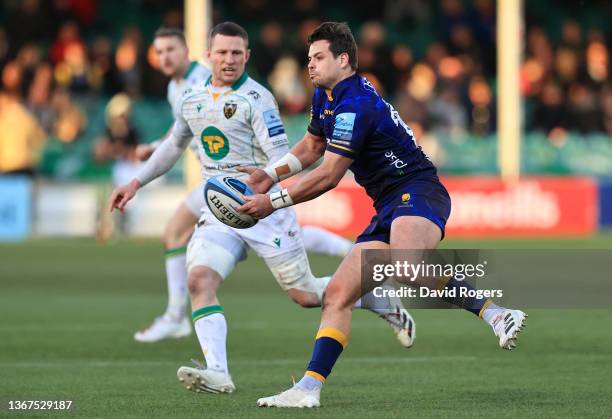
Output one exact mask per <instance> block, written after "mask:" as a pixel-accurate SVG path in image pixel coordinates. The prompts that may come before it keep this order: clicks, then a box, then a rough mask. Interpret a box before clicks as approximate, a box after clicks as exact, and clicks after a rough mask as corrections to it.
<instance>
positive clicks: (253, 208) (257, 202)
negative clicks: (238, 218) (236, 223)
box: [236, 194, 274, 219]
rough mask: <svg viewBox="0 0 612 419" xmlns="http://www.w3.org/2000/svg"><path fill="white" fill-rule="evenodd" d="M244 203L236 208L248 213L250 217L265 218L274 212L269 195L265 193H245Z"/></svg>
mask: <svg viewBox="0 0 612 419" xmlns="http://www.w3.org/2000/svg"><path fill="white" fill-rule="evenodd" d="M244 200H245V201H246V202H245V204H244V205H242V206H240V207H238V208H236V209H237V210H238V211H240V212H243V213H245V214H249V215H250V216H251V217H254V218H257V219H260V218H266V217H267V216H268V215H270V214H272V213H273V212H274V207H272V202H270V197H269V196H268V195H266V194H256V195H246V196H245V197H244Z"/></svg>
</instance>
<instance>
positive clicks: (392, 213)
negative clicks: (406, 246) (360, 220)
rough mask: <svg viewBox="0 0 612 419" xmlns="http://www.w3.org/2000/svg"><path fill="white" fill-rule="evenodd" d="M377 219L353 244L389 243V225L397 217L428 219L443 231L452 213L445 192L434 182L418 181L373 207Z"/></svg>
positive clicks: (429, 180)
mask: <svg viewBox="0 0 612 419" xmlns="http://www.w3.org/2000/svg"><path fill="white" fill-rule="evenodd" d="M374 208H375V209H376V215H375V216H374V217H373V218H372V221H371V222H370V225H369V226H368V227H367V228H366V229H365V230H364V231H363V233H361V234H360V235H359V237H357V240H356V243H361V242H369V241H382V242H385V243H389V240H390V236H391V223H393V220H395V219H396V218H398V217H402V216H404V215H413V216H419V217H423V218H427V219H428V220H430V221H431V222H433V223H434V224H435V225H437V226H438V227H439V228H440V231H441V232H442V238H444V228H445V227H446V221H447V220H448V217H449V215H450V211H451V200H450V196H449V195H448V192H447V191H446V188H445V187H444V185H442V183H440V181H439V180H438V179H437V178H432V179H417V180H412V181H410V182H407V183H406V184H405V185H403V186H401V187H398V188H395V189H394V190H393V192H391V193H389V194H388V195H386V196H384V197H382V198H381V199H380V200H379V202H377V203H376V204H375V205H374Z"/></svg>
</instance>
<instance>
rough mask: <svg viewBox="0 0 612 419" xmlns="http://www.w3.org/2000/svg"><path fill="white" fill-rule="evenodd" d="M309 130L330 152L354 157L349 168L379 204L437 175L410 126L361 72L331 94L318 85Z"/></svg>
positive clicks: (338, 85)
mask: <svg viewBox="0 0 612 419" xmlns="http://www.w3.org/2000/svg"><path fill="white" fill-rule="evenodd" d="M308 131H309V132H310V133H311V134H313V135H316V136H318V137H324V138H325V139H326V140H327V151H330V152H332V153H336V154H340V155H342V156H345V157H349V158H351V159H353V163H352V164H351V166H350V170H351V171H352V172H353V173H354V174H355V180H356V181H357V183H359V184H360V185H361V186H363V187H364V188H365V190H366V192H367V193H368V195H369V196H370V197H371V198H372V199H373V200H374V202H375V203H376V202H377V201H378V200H379V199H380V198H381V197H382V196H384V194H385V193H387V192H390V191H392V190H394V189H396V188H397V187H399V186H401V185H404V184H406V183H407V182H410V181H411V180H413V179H417V178H427V177H433V178H435V179H437V175H436V168H435V166H434V165H433V163H432V162H431V161H430V160H429V159H428V158H427V156H426V155H425V153H423V151H422V150H421V147H419V146H418V145H417V144H416V142H415V139H414V135H413V133H412V130H411V129H410V127H408V125H406V123H405V122H404V121H402V119H401V118H400V116H399V114H398V112H397V111H396V110H395V109H394V108H393V106H391V105H390V104H389V103H387V102H385V101H384V99H383V98H382V97H380V95H379V94H378V93H377V92H376V90H375V89H374V87H373V86H372V84H370V82H369V81H368V80H367V79H366V78H364V77H361V76H360V75H358V74H354V75H352V76H350V77H348V78H346V79H344V80H342V81H341V82H340V83H338V84H337V85H336V86H335V87H334V89H333V90H332V92H331V96H328V95H327V93H326V92H325V90H324V89H321V88H316V89H315V93H314V96H313V98H312V109H311V119H310V124H309V126H308Z"/></svg>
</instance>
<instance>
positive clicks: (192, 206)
mask: <svg viewBox="0 0 612 419" xmlns="http://www.w3.org/2000/svg"><path fill="white" fill-rule="evenodd" d="M183 203H184V204H185V206H186V207H187V209H189V211H191V213H192V214H193V215H195V216H196V217H199V216H200V214H201V213H202V208H204V206H205V205H206V201H205V200H204V183H200V184H199V185H198V187H197V188H195V189H194V190H193V191H191V192H190V193H189V195H187V197H186V198H185V199H184V200H183Z"/></svg>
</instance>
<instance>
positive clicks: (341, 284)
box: [326, 241, 389, 304]
mask: <svg viewBox="0 0 612 419" xmlns="http://www.w3.org/2000/svg"><path fill="white" fill-rule="evenodd" d="M388 249H389V245H388V244H387V243H385V242H381V241H367V242H361V243H356V244H355V245H354V246H353V248H352V249H351V251H350V252H349V254H348V255H347V256H346V257H345V258H344V259H343V260H342V263H341V264H340V266H339V267H338V269H337V270H336V272H335V273H334V275H333V277H332V279H331V281H330V283H329V284H328V286H327V290H326V294H327V293H328V292H329V294H330V297H333V298H339V299H340V300H341V303H342V304H353V303H355V301H357V300H358V299H359V297H361V296H362V295H364V294H367V293H368V292H370V291H371V290H372V288H374V286H375V285H374V284H373V283H372V282H371V281H362V278H361V270H362V262H365V260H364V259H363V254H362V252H364V251H367V250H388Z"/></svg>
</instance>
